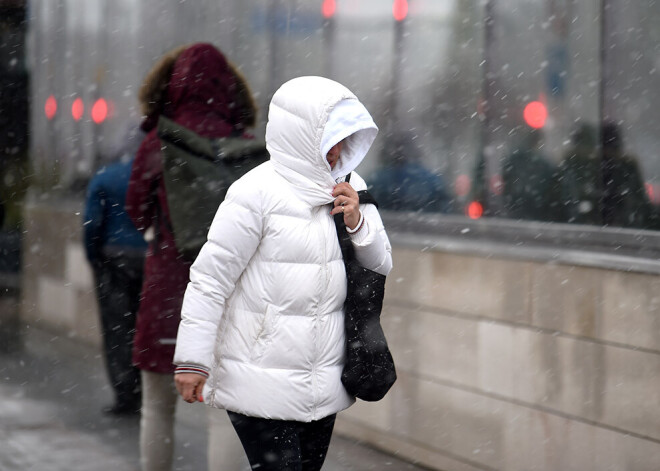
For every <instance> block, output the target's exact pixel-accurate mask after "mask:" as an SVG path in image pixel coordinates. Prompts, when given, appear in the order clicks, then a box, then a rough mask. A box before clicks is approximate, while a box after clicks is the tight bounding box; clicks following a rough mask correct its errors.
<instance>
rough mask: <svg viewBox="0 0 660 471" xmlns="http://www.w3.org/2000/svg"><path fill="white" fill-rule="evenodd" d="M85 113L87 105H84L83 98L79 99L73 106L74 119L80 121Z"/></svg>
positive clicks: (74, 101) (72, 114)
mask: <svg viewBox="0 0 660 471" xmlns="http://www.w3.org/2000/svg"><path fill="white" fill-rule="evenodd" d="M84 112H85V104H84V103H83V101H82V98H80V97H78V98H76V99H75V100H73V104H72V105H71V116H73V119H75V120H76V121H80V118H82V117H83V113H84Z"/></svg>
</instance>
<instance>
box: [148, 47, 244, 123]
mask: <svg viewBox="0 0 660 471" xmlns="http://www.w3.org/2000/svg"><path fill="white" fill-rule="evenodd" d="M140 99H141V102H142V103H141V106H142V108H143V112H145V113H146V114H147V117H146V119H145V120H144V122H143V123H142V129H143V130H144V131H145V132H149V131H151V130H153V129H154V128H155V126H156V124H157V123H158V118H159V117H160V115H161V114H162V115H164V116H167V117H168V118H170V119H173V120H174V121H176V122H177V123H179V124H182V125H183V126H186V127H188V128H190V129H192V130H194V131H195V132H197V133H200V134H202V135H209V136H211V135H212V136H226V135H229V134H231V133H233V132H237V131H239V132H240V131H242V130H244V129H245V128H248V127H252V126H254V122H255V115H256V107H255V105H254V100H253V97H252V93H251V91H250V88H249V86H248V84H247V82H246V81H245V79H244V77H243V76H242V75H241V74H240V73H239V72H238V70H237V69H236V68H235V67H234V66H233V65H232V64H231V63H230V62H229V61H228V60H227V58H226V57H225V56H224V54H222V52H220V51H219V50H218V49H217V48H216V47H214V46H213V45H211V44H207V43H196V44H193V45H191V46H188V47H183V48H177V49H175V50H173V51H171V52H170V53H168V54H166V55H165V56H164V57H163V58H161V60H160V61H158V62H157V63H156V64H155V65H154V67H153V68H152V69H151V71H150V72H149V73H148V74H147V77H146V78H145V80H144V82H143V84H142V87H141V90H140Z"/></svg>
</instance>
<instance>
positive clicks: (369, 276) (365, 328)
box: [334, 175, 396, 401]
mask: <svg viewBox="0 0 660 471" xmlns="http://www.w3.org/2000/svg"><path fill="white" fill-rule="evenodd" d="M349 176H350V175H349ZM347 181H348V179H347ZM358 196H359V197H360V204H368V203H370V204H376V200H375V199H374V198H373V196H371V194H369V192H368V191H366V190H364V191H359V192H358ZM334 218H335V226H336V228H337V236H338V238H339V245H340V247H341V253H342V255H343V257H344V264H345V266H346V279H347V281H348V287H347V288H348V289H347V294H346V302H345V304H344V311H345V330H346V363H345V364H344V370H343V372H342V375H341V382H342V383H343V385H344V387H345V388H346V391H348V393H349V394H350V395H352V396H355V397H357V398H358V399H362V400H363V401H379V400H380V399H382V398H383V397H384V396H385V394H386V393H387V391H389V390H390V388H391V387H392V385H393V384H394V382H395V381H396V369H395V367H394V360H393V359H392V354H391V353H390V350H389V348H388V346H387V340H386V339H385V333H384V332H383V329H382V327H381V325H380V312H381V310H382V308H383V297H384V296H385V276H384V275H381V274H380V273H376V272H375V271H372V270H369V269H367V268H364V267H363V266H361V265H360V264H359V263H358V261H357V259H356V258H355V253H354V249H353V243H352V242H351V240H350V236H349V235H348V232H346V225H345V224H344V215H343V214H341V213H339V214H335V216H334Z"/></svg>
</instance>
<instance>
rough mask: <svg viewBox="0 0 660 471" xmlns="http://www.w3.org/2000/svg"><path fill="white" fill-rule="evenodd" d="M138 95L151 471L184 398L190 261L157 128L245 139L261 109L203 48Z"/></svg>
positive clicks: (143, 426) (192, 49)
mask: <svg viewBox="0 0 660 471" xmlns="http://www.w3.org/2000/svg"><path fill="white" fill-rule="evenodd" d="M139 98H140V103H141V106H142V111H143V114H144V115H145V119H144V121H143V123H142V130H143V131H144V132H146V133H147V136H146V137H145V138H144V140H143V142H142V144H141V146H140V149H139V150H138V153H137V156H136V159H135V163H134V164H133V171H132V174H131V179H130V183H129V188H128V194H127V200H126V201H127V206H126V209H127V211H128V212H129V214H130V216H131V219H132V220H133V223H134V224H135V226H136V227H137V228H138V229H139V230H140V231H141V232H143V233H144V234H145V236H146V237H147V239H148V240H149V241H150V242H149V248H148V251H147V257H146V261H145V274H144V283H143V287H142V301H141V303H140V310H139V312H138V318H137V330H136V335H135V346H134V349H133V361H134V363H135V364H136V365H137V367H138V368H139V369H140V370H141V374H142V385H143V400H142V404H143V405H142V419H141V423H140V454H141V464H142V469H143V470H144V471H152V470H168V471H169V470H170V469H171V467H172V450H173V446H172V443H173V439H174V415H175V410H176V401H177V397H178V393H177V391H176V388H175V386H174V378H173V373H174V370H175V366H174V365H173V363H172V360H173V356H174V348H175V344H176V337H177V330H178V327H179V322H180V319H181V305H182V302H183V295H184V292H185V289H186V286H187V284H188V280H189V278H188V277H189V270H190V265H191V263H190V262H189V261H187V260H186V259H184V257H183V256H182V254H181V253H179V251H178V250H177V248H176V246H175V242H174V235H173V232H172V226H171V221H170V216H169V214H170V208H169V207H168V202H167V195H166V188H165V182H164V180H163V161H162V154H161V142H160V140H159V138H158V135H157V129H156V127H157V124H158V119H159V118H160V117H161V116H164V117H167V118H169V119H170V120H173V121H174V122H175V123H177V124H179V125H181V126H184V127H186V128H188V129H190V130H191V131H193V132H195V133H197V134H199V135H201V136H202V137H208V138H220V137H228V136H241V135H244V134H246V129H247V128H249V127H253V126H254V124H255V121H256V107H255V105H254V101H253V98H252V95H251V93H250V90H249V88H248V84H247V82H246V81H245V79H244V78H243V77H242V75H241V74H240V73H239V72H238V71H237V69H235V68H234V67H233V66H232V65H231V64H230V63H229V62H228V61H227V59H226V58H225V56H224V55H223V54H222V53H221V52H220V51H219V50H218V49H216V48H215V47H214V46H212V45H210V44H202V43H198V44H193V45H190V46H184V47H181V48H177V49H175V50H173V51H170V52H169V53H167V54H165V55H164V56H163V57H162V58H161V59H160V60H159V61H158V63H156V64H155V65H154V66H153V68H152V69H151V71H150V72H149V73H148V74H147V76H146V78H145V80H144V82H143V84H142V87H141V89H140V95H139ZM238 447H240V444H238ZM209 448H210V447H209ZM238 449H240V448H238ZM209 453H211V451H210V450H209ZM209 461H210V460H209Z"/></svg>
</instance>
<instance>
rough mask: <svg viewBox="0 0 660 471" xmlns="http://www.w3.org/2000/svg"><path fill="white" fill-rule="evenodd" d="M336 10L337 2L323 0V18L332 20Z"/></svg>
mask: <svg viewBox="0 0 660 471" xmlns="http://www.w3.org/2000/svg"><path fill="white" fill-rule="evenodd" d="M336 9H337V2H336V1H335V0H323V5H322V6H321V13H322V14H323V18H326V19H330V18H332V17H333V16H334V14H335V10H336Z"/></svg>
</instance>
